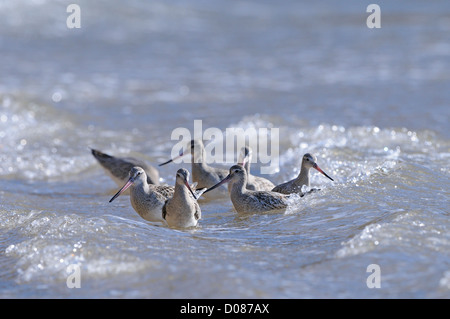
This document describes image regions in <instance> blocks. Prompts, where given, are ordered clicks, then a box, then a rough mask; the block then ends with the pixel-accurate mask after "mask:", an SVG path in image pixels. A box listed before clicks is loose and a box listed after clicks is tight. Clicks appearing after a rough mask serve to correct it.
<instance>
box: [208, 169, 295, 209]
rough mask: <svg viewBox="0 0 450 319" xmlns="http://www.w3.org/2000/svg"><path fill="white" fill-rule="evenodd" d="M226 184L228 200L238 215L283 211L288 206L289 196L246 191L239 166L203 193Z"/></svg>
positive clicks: (242, 170)
mask: <svg viewBox="0 0 450 319" xmlns="http://www.w3.org/2000/svg"><path fill="white" fill-rule="evenodd" d="M227 182H229V183H230V184H231V190H230V198H231V202H232V203H233V207H234V209H235V210H236V211H237V212H238V213H261V212H270V211H274V210H281V209H285V208H286V207H287V206H288V198H289V195H284V194H280V193H276V192H271V191H252V190H248V189H247V188H246V186H247V173H246V172H245V169H244V168H243V167H242V166H241V165H233V166H232V167H231V168H230V173H229V174H228V176H227V177H225V178H224V179H223V180H222V181H220V182H219V183H217V184H216V185H214V186H212V187H210V188H208V189H207V190H206V191H205V193H206V192H209V191H211V190H213V189H215V188H217V187H219V186H220V185H222V184H224V183H227Z"/></svg>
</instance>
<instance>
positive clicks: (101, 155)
mask: <svg viewBox="0 0 450 319" xmlns="http://www.w3.org/2000/svg"><path fill="white" fill-rule="evenodd" d="M91 153H92V155H94V157H95V158H97V159H99V158H111V157H112V156H111V155H108V154H105V153H102V152H100V151H98V150H96V149H94V148H91Z"/></svg>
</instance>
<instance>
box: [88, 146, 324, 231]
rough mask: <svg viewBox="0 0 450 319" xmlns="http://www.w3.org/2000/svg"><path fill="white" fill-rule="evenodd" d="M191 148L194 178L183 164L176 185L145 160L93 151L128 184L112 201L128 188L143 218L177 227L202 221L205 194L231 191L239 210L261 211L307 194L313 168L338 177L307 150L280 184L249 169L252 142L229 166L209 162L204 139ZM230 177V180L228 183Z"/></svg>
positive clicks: (109, 170)
mask: <svg viewBox="0 0 450 319" xmlns="http://www.w3.org/2000/svg"><path fill="white" fill-rule="evenodd" d="M187 149H188V150H189V149H190V152H191V160H192V180H193V184H192V185H190V184H189V171H188V170H186V169H184V168H180V169H179V170H178V171H177V174H176V181H175V186H169V185H159V173H158V170H157V169H156V168H155V167H153V166H151V165H147V164H146V163H144V162H142V161H140V160H137V159H135V158H119V157H114V156H110V155H108V154H105V153H102V152H100V151H98V150H94V149H92V155H94V157H95V158H96V159H97V161H98V162H99V163H100V164H101V165H102V167H103V168H104V169H105V170H106V172H107V173H108V174H109V175H110V176H111V177H112V178H113V180H114V181H115V182H116V183H117V184H118V185H119V186H121V185H123V186H122V187H121V188H120V189H119V191H118V192H117V193H116V194H115V195H114V196H113V197H112V198H111V199H110V201H109V202H112V201H113V200H114V199H116V198H117V197H118V196H119V195H120V194H122V193H124V192H125V191H126V190H127V189H129V193H130V201H131V205H132V206H133V208H134V210H135V211H136V212H137V213H138V214H139V215H140V216H141V217H142V218H144V219H145V220H148V221H151V222H162V223H165V224H167V225H168V226H169V227H175V228H187V227H195V226H197V224H198V221H199V219H200V218H201V209H200V205H199V204H198V202H197V200H198V199H199V198H200V196H203V197H204V198H206V199H212V198H217V197H218V196H230V199H231V202H232V203H233V207H234V209H235V210H236V211H237V212H238V213H262V212H270V211H274V210H283V209H285V208H287V206H288V199H289V196H290V194H299V195H300V196H303V195H305V193H303V190H304V189H305V188H304V185H306V186H307V187H308V188H309V186H310V185H309V177H310V172H309V171H310V169H311V168H315V169H316V170H318V171H319V172H320V173H322V174H323V175H325V176H326V177H328V178H329V179H331V180H333V179H332V178H331V177H330V176H328V175H327V174H326V173H325V172H324V171H322V169H320V168H319V166H318V165H317V163H316V161H317V159H316V157H315V156H314V155H312V154H309V153H307V154H305V155H304V156H303V159H302V167H301V170H300V174H299V175H298V176H297V178H295V179H293V180H290V181H288V182H285V183H283V184H280V185H278V186H275V185H274V184H273V183H272V182H271V181H269V180H268V179H266V178H263V177H260V176H254V175H251V174H250V162H251V157H252V151H251V149H250V147H244V148H243V149H242V151H241V157H240V160H239V163H238V164H236V165H233V166H232V167H231V168H230V169H229V171H227V170H226V169H222V168H216V167H211V166H209V165H208V164H207V162H206V154H205V148H204V145H203V142H202V141H201V140H192V141H191V143H190V145H188V147H187ZM184 155H186V154H183V153H182V152H181V153H180V155H179V156H178V157H176V158H172V159H170V160H168V161H167V162H165V163H162V164H160V165H159V166H162V165H165V164H168V163H170V162H172V161H174V160H176V159H177V158H180V157H182V156H184ZM225 183H228V188H227V187H226V185H225ZM213 190H215V191H213ZM314 190H316V189H312V190H310V192H311V191H314ZM212 191H213V192H212Z"/></svg>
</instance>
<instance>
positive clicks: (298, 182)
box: [272, 153, 334, 194]
mask: <svg viewBox="0 0 450 319" xmlns="http://www.w3.org/2000/svg"><path fill="white" fill-rule="evenodd" d="M316 162H317V158H316V157H315V156H314V155H312V154H309V153H306V154H305V155H303V159H302V167H301V169H300V174H299V175H298V176H297V178H295V179H293V180H290V181H288V182H285V183H283V184H280V185H278V186H276V187H274V188H273V189H272V191H273V192H278V193H282V194H292V193H302V187H303V185H306V186H307V187H308V188H309V175H310V174H309V170H310V169H311V168H315V169H316V170H318V171H319V172H321V173H322V174H323V175H325V176H326V177H328V178H329V179H331V180H332V181H334V180H333V179H332V178H331V177H330V176H328V175H327V174H326V173H325V172H324V171H322V169H321V168H320V167H319V166H318V165H317V163H316Z"/></svg>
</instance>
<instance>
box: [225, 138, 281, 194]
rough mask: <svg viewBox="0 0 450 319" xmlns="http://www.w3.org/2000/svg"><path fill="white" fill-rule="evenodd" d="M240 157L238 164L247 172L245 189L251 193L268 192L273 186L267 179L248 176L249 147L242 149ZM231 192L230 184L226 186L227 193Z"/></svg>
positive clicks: (250, 157)
mask: <svg viewBox="0 0 450 319" xmlns="http://www.w3.org/2000/svg"><path fill="white" fill-rule="evenodd" d="M241 153H242V156H243V158H242V159H241V161H240V164H241V165H243V166H244V168H245V171H246V172H247V189H249V190H253V191H270V190H272V189H273V188H274V187H275V185H274V184H273V183H272V182H271V181H269V180H268V179H266V178H264V177H260V176H254V175H252V174H250V163H251V161H252V153H253V152H252V149H251V147H249V146H245V147H243V148H242V151H241ZM230 190H231V184H228V191H230Z"/></svg>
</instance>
